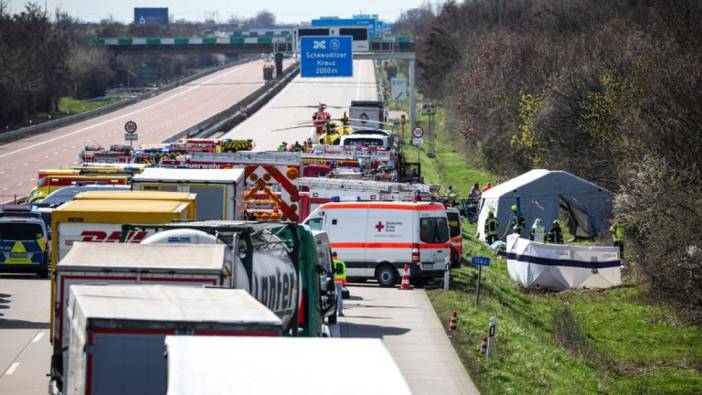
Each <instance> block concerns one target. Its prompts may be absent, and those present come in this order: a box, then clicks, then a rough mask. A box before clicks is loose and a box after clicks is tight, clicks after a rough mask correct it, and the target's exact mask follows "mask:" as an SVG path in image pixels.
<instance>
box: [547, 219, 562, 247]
mask: <svg viewBox="0 0 702 395" xmlns="http://www.w3.org/2000/svg"><path fill="white" fill-rule="evenodd" d="M546 237H547V240H546V242H548V243H554V244H563V230H561V224H560V223H559V222H558V220H557V219H554V220H553V225H552V226H551V230H550V231H549V232H548V234H547V235H546Z"/></svg>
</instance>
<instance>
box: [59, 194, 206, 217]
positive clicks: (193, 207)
mask: <svg viewBox="0 0 702 395" xmlns="http://www.w3.org/2000/svg"><path fill="white" fill-rule="evenodd" d="M73 200H173V201H179V202H189V203H190V207H189V210H188V216H189V217H190V218H196V217H197V202H196V201H197V195H196V194H194V193H187V192H163V191H132V190H111V191H104V190H103V191H85V192H81V193H78V194H77V195H76V196H75V197H74V198H73Z"/></svg>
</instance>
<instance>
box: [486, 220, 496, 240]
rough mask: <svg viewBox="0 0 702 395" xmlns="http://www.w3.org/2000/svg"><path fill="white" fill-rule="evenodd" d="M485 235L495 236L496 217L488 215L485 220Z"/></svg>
mask: <svg viewBox="0 0 702 395" xmlns="http://www.w3.org/2000/svg"><path fill="white" fill-rule="evenodd" d="M485 235H486V236H497V218H495V217H488V218H487V219H486V220H485Z"/></svg>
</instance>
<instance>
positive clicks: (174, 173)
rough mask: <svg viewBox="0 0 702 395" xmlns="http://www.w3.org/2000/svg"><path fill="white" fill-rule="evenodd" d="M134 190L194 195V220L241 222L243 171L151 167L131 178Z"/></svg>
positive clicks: (242, 211)
mask: <svg viewBox="0 0 702 395" xmlns="http://www.w3.org/2000/svg"><path fill="white" fill-rule="evenodd" d="M132 189H133V190H136V191H171V192H191V193H196V194H197V207H198V210H197V211H198V212H197V219H198V220H207V219H243V215H244V206H243V202H242V194H243V193H244V170H243V169H174V168H162V167H152V168H147V169H144V172H143V173H141V174H138V175H135V176H134V177H133V178H132Z"/></svg>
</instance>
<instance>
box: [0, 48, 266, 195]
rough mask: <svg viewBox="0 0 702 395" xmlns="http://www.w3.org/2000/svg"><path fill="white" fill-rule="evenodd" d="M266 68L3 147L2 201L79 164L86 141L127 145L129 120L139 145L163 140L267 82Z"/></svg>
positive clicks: (232, 73) (215, 78) (249, 66)
mask: <svg viewBox="0 0 702 395" xmlns="http://www.w3.org/2000/svg"><path fill="white" fill-rule="evenodd" d="M262 70H263V61H260V60H258V61H253V62H248V63H244V64H240V65H236V66H233V67H229V68H226V69H224V70H221V71H218V72H216V73H213V74H210V75H207V76H205V77H203V78H200V79H197V80H194V81H192V82H190V83H188V84H186V85H183V86H180V87H178V88H175V89H172V90H170V91H167V92H164V93H162V94H160V95H158V96H155V97H153V98H151V99H147V100H144V101H141V102H139V103H137V104H134V105H131V106H128V107H125V108H123V109H120V110H118V111H115V112H112V113H109V114H105V115H102V116H99V117H96V118H93V119H90V120H87V121H84V122H80V123H77V124H74V125H71V126H66V127H63V128H60V129H56V130H54V131H51V132H48V133H42V134H38V135H35V136H31V137H27V138H24V139H21V140H17V141H14V142H11V143H8V144H3V145H0V164H2V165H0V202H5V201H8V200H11V199H12V197H13V196H15V195H17V196H23V195H26V194H27V193H29V191H31V189H32V188H33V186H34V183H35V182H36V175H37V170H38V169H42V168H53V167H62V166H67V165H70V164H73V163H75V162H76V161H77V159H78V153H79V151H80V150H81V149H82V148H83V146H85V145H86V144H100V145H102V146H104V147H107V146H109V145H110V144H120V143H124V123H125V122H126V121H128V120H133V121H135V122H136V123H137V125H138V130H137V134H138V135H139V141H138V142H137V143H138V144H153V143H159V142H162V141H163V140H165V139H167V138H168V137H171V136H172V135H174V134H176V133H178V132H180V131H182V130H184V129H187V128H188V127H190V126H193V125H195V124H197V123H198V122H200V121H202V120H204V119H206V118H208V117H210V116H212V115H214V114H216V113H218V112H220V111H222V110H224V109H226V108H228V107H230V106H232V105H233V104H234V103H236V102H237V101H239V100H241V99H243V98H244V97H246V96H247V95H248V94H250V93H251V92H253V91H254V90H256V89H257V88H259V87H260V86H262V85H263V71H262Z"/></svg>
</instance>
